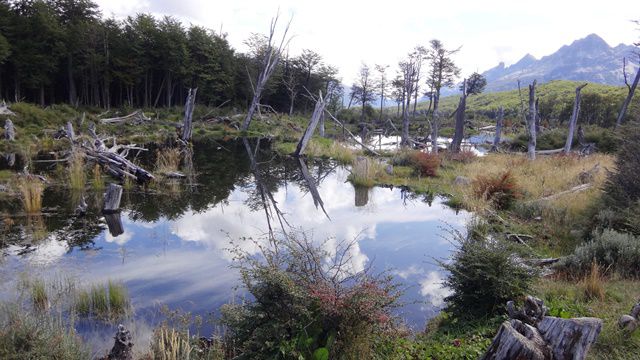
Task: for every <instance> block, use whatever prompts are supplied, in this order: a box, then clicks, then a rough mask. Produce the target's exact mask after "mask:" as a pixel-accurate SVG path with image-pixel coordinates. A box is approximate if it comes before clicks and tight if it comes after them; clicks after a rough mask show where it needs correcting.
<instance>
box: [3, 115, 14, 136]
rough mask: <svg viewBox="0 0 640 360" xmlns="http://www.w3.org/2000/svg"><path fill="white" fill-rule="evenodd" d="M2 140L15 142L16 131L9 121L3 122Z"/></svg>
mask: <svg viewBox="0 0 640 360" xmlns="http://www.w3.org/2000/svg"><path fill="white" fill-rule="evenodd" d="M4 139H5V140H8V141H15V139H16V129H15V127H14V126H13V121H11V120H10V119H7V120H6V121H5V122H4Z"/></svg>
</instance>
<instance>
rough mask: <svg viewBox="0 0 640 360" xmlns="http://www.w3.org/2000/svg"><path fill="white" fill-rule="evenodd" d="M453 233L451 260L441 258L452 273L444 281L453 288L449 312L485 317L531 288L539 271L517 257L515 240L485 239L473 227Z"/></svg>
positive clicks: (442, 265) (471, 316) (465, 316)
mask: <svg viewBox="0 0 640 360" xmlns="http://www.w3.org/2000/svg"><path fill="white" fill-rule="evenodd" d="M472 226H473V225H472ZM452 236H453V240H454V243H455V244H456V247H457V249H456V250H455V252H454V253H453V255H452V256H451V258H450V259H448V260H450V261H445V260H440V261H438V262H439V265H440V267H441V268H443V269H444V270H446V271H447V273H448V274H449V275H448V276H447V278H446V279H445V280H444V282H443V285H444V286H446V287H447V288H449V289H450V290H451V291H452V293H451V295H449V296H448V297H446V298H445V302H446V304H447V306H446V310H447V312H449V313H451V314H453V315H454V316H455V317H456V318H471V319H473V318H476V319H477V318H484V317H487V316H491V315H495V314H497V313H500V312H502V311H503V310H504V307H505V305H506V303H507V301H509V300H515V299H517V298H519V297H520V296H522V295H524V294H526V293H527V292H528V291H529V289H530V288H531V286H532V283H533V279H534V278H535V276H536V274H535V273H534V272H532V270H531V269H528V268H526V267H525V266H523V265H522V264H521V263H519V262H518V261H517V258H516V257H515V256H514V255H513V254H514V248H513V245H512V244H510V243H506V242H503V241H499V240H495V239H485V238H484V237H483V236H481V235H480V234H479V232H478V231H476V230H475V229H474V228H473V227H472V228H470V229H469V230H468V231H467V234H463V233H462V232H458V231H453V232H452Z"/></svg>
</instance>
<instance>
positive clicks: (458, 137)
mask: <svg viewBox="0 0 640 360" xmlns="http://www.w3.org/2000/svg"><path fill="white" fill-rule="evenodd" d="M466 107H467V79H464V80H463V81H462V95H461V96H460V103H459V104H458V110H457V111H456V126H455V132H454V134H453V139H452V140H451V152H453V153H458V152H460V144H462V138H463V137H464V112H465V109H466Z"/></svg>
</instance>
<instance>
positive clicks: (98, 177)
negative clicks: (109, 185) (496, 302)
mask: <svg viewBox="0 0 640 360" xmlns="http://www.w3.org/2000/svg"><path fill="white" fill-rule="evenodd" d="M91 186H93V188H94V189H96V190H102V189H104V187H105V184H104V178H103V177H102V167H100V165H99V164H96V165H95V166H94V167H93V170H92V177H91Z"/></svg>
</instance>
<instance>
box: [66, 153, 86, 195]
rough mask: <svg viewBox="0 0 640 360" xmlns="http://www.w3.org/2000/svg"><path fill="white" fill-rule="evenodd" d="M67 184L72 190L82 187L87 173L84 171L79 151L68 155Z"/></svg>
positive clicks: (82, 157) (82, 159)
mask: <svg viewBox="0 0 640 360" xmlns="http://www.w3.org/2000/svg"><path fill="white" fill-rule="evenodd" d="M68 172H69V185H70V186H71V188H72V189H74V190H81V189H84V185H85V184H86V182H87V175H86V173H85V171H84V156H83V155H82V154H81V153H80V152H79V151H74V152H73V153H71V156H70V157H69V170H68Z"/></svg>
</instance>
